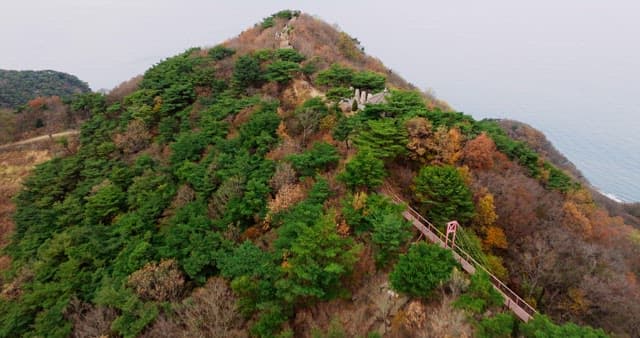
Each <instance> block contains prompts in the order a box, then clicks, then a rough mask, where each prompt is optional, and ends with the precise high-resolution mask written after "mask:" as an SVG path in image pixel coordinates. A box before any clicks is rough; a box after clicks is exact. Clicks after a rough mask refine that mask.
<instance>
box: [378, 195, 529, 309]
mask: <svg viewBox="0 0 640 338" xmlns="http://www.w3.org/2000/svg"><path fill="white" fill-rule="evenodd" d="M384 193H385V194H386V195H388V196H389V197H391V199H393V200H394V201H395V202H396V203H400V204H405V205H407V210H406V211H405V212H404V216H405V218H406V219H407V220H409V221H410V222H411V223H412V224H413V226H414V227H416V228H417V229H418V231H420V233H422V234H423V235H424V236H425V237H427V238H428V239H429V240H430V241H431V242H434V243H436V244H439V245H440V246H442V247H447V248H450V249H451V250H452V251H453V252H454V257H455V258H456V260H457V261H458V262H459V263H460V264H461V265H462V268H463V269H464V270H465V271H467V272H468V273H470V274H473V273H475V272H476V270H482V271H484V272H486V273H487V275H488V276H489V280H490V281H491V284H492V285H493V287H494V288H495V289H496V290H498V292H500V293H501V294H502V295H503V296H504V299H505V306H507V307H508V308H509V309H511V311H513V313H514V314H515V315H516V316H518V318H520V319H521V320H523V321H525V322H526V321H528V320H529V319H531V317H533V315H535V314H536V313H537V311H536V310H535V309H534V308H533V307H532V306H531V305H529V304H528V303H527V302H525V301H524V299H522V298H520V296H518V294H517V293H515V292H514V291H513V290H511V289H510V288H509V287H508V286H507V285H505V284H504V283H503V282H502V281H501V280H500V279H499V278H498V277H496V276H495V275H494V274H492V273H491V272H490V271H489V270H488V269H487V268H485V267H484V266H483V265H482V264H480V263H479V262H478V261H477V260H476V259H474V258H473V257H472V256H471V255H469V254H468V253H467V252H466V251H465V250H464V249H462V248H461V247H459V246H457V245H456V244H455V243H454V244H453V246H452V247H449V246H447V245H446V244H445V243H446V241H445V239H446V237H445V234H443V233H442V231H440V229H438V228H437V227H436V226H435V225H433V224H432V223H431V222H429V220H427V219H426V218H424V217H422V215H420V213H419V212H417V211H416V210H415V209H413V208H412V207H411V206H410V205H408V204H407V203H406V202H405V201H404V200H402V199H401V198H400V197H398V196H397V195H396V194H394V193H393V192H392V191H390V189H385V192H384Z"/></svg>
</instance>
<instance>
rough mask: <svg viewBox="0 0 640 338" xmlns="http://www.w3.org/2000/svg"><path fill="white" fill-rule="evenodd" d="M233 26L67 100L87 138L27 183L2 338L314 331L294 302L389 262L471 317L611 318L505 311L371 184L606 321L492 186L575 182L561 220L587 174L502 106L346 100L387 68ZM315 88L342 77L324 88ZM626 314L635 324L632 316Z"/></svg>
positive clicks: (278, 22) (545, 297) (531, 283)
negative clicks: (505, 127)
mask: <svg viewBox="0 0 640 338" xmlns="http://www.w3.org/2000/svg"><path fill="white" fill-rule="evenodd" d="M292 15H293V14H292ZM296 15H298V14H297V13H296ZM289 18H290V16H289V15H288V14H287V13H285V12H281V13H279V14H276V15H274V16H272V17H269V18H268V19H265V21H266V24H265V22H263V23H262V24H261V25H259V26H258V27H255V28H254V29H253V30H252V31H249V32H247V33H244V34H249V35H248V36H251V35H250V34H258V35H257V36H258V37H260V39H258V38H256V39H255V41H262V40H261V39H263V40H264V39H267V38H266V36H268V37H272V36H273V35H272V34H271V32H266V31H267V30H269V29H273V28H276V27H281V26H283V23H284V22H285V21H286V20H288V19H289ZM299 20H300V22H303V23H304V22H305V21H304V20H309V18H305V17H304V16H301V17H300V18H299ZM296 29H299V30H301V31H303V32H304V31H305V29H306V30H308V27H306V28H305V26H296ZM263 31H265V32H266V33H264V34H265V35H259V34H262V33H260V32H263ZM294 31H297V30H294ZM241 37H242V36H241ZM236 43H237V42H234V41H231V42H228V43H227V44H225V45H224V46H217V47H214V48H212V49H209V50H208V51H206V50H200V49H197V48H194V49H190V50H187V51H185V52H184V53H182V54H180V55H177V56H174V57H171V58H168V59H166V60H164V61H163V62H161V63H159V64H157V65H155V66H154V67H152V68H151V69H149V70H148V71H147V72H146V73H145V75H144V77H143V79H142V80H141V82H140V84H139V86H135V88H132V89H131V91H130V92H129V93H127V95H122V98H121V99H118V100H113V99H108V98H105V97H103V96H101V95H97V94H96V95H89V96H87V95H84V96H79V97H76V98H75V99H73V100H72V101H71V102H70V107H72V109H74V110H77V111H86V112H88V115H89V116H90V118H89V119H88V120H87V121H86V122H85V123H84V124H83V125H82V129H81V134H80V136H79V139H80V143H81V145H80V147H79V148H78V149H77V150H75V151H74V152H71V153H70V154H69V155H68V156H65V157H59V158H55V159H53V160H51V161H49V162H46V163H45V164H42V165H40V166H38V167H37V169H36V170H35V173H34V175H33V176H32V177H31V178H30V179H28V180H27V181H26V182H25V184H24V186H25V187H24V190H23V191H22V192H21V193H20V194H19V195H18V196H17V197H16V199H15V200H16V203H17V206H18V209H17V211H16V214H15V221H16V228H15V233H14V235H13V238H12V242H11V244H10V245H9V246H8V247H7V248H6V250H5V252H6V254H8V255H9V256H10V257H11V260H12V265H11V268H10V269H9V270H8V271H6V272H5V275H4V276H3V277H2V278H3V279H2V282H3V289H2V296H1V297H0V320H1V321H2V323H3V325H2V327H1V328H0V336H3V337H4V336H7V337H14V336H52V337H63V336H69V335H74V336H83V335H85V336H87V335H93V336H100V335H120V336H125V337H134V336H138V335H146V336H157V335H158V334H163V335H170V336H234V335H240V336H242V335H246V334H250V335H254V336H260V337H272V336H276V335H281V336H283V337H284V336H292V335H294V334H296V335H302V334H303V332H300V331H299V330H301V328H300V327H301V325H300V322H304V320H305V319H304V318H305V317H304V315H302V316H299V314H300V313H305V311H306V310H307V309H310V308H314V309H319V308H322V307H323V306H327V304H336V303H338V304H340V303H339V302H349V301H351V300H354V299H355V298H352V297H351V296H352V294H353V293H354V292H357V291H358V289H359V288H361V287H364V286H363V285H365V284H366V281H367V280H368V278H372V276H379V275H382V276H385V277H386V274H387V273H389V271H391V272H390V273H389V274H388V276H389V277H388V278H389V280H390V284H391V287H392V288H393V289H394V290H395V291H397V292H399V293H401V294H403V295H407V296H410V297H412V298H417V299H418V303H420V304H426V302H427V301H442V303H443V304H445V303H446V299H447V298H449V297H451V298H455V301H453V302H452V301H449V304H453V305H451V306H452V308H451V312H452V313H462V314H463V315H462V316H458V317H457V318H462V319H459V321H461V322H463V324H464V323H466V324H465V325H466V326H465V327H470V329H469V330H471V331H470V334H473V333H474V332H475V333H476V334H478V335H480V336H492V335H503V336H510V335H517V334H523V335H525V336H527V337H530V336H531V337H533V336H540V335H547V336H554V335H555V334H556V333H557V332H563V333H566V335H570V334H573V332H579V333H580V334H583V335H589V334H592V335H594V336H602V335H604V333H603V332H602V331H596V330H593V329H591V328H589V327H581V326H577V325H575V324H567V325H563V326H559V325H556V324H553V322H551V321H550V320H549V319H548V318H546V317H539V318H536V319H535V320H534V321H532V322H530V323H528V324H518V323H517V322H515V321H514V320H513V318H512V317H511V316H510V315H508V314H505V313H500V312H501V309H500V306H499V305H500V303H501V301H502V299H501V296H500V295H499V294H497V293H496V291H495V290H494V289H493V288H492V286H491V284H490V282H489V280H488V278H487V276H486V275H484V274H476V275H474V276H472V277H471V278H470V279H469V278H467V277H465V276H461V275H460V273H459V271H458V270H457V268H456V265H457V264H456V263H455V260H454V259H453V258H452V255H451V251H448V250H445V249H442V248H439V247H436V246H432V245H426V244H423V243H417V244H413V245H409V240H410V239H411V237H412V232H411V226H410V225H409V224H408V223H407V222H406V221H405V220H404V218H403V217H402V211H403V209H404V206H402V205H398V204H396V203H394V202H392V201H391V200H390V199H389V198H388V197H386V196H385V195H384V193H382V192H381V191H379V190H377V189H378V188H380V187H381V186H383V185H384V183H385V182H387V183H388V185H391V186H392V187H391V188H392V189H397V190H398V193H399V194H401V195H402V196H403V197H404V198H405V199H406V201H407V202H409V203H412V204H414V205H416V206H417V207H418V208H421V209H422V210H423V211H424V212H425V214H426V215H428V216H429V217H431V218H432V219H433V221H434V222H436V225H437V226H441V227H442V226H444V224H443V222H444V221H447V220H449V219H451V218H453V217H456V218H457V219H458V220H459V221H460V222H461V223H462V224H463V226H464V227H465V228H466V229H468V231H467V232H466V234H467V237H466V240H467V241H468V243H470V244H469V245H471V246H472V247H473V248H474V249H475V250H476V252H478V253H479V254H480V255H482V256H483V257H484V258H485V259H486V261H487V265H488V266H489V267H490V269H491V270H492V271H494V272H495V273H496V274H500V275H502V276H504V277H505V278H508V277H509V274H510V273H513V274H514V275H516V276H518V279H514V281H515V282H514V283H513V284H514V286H515V287H518V288H519V290H521V291H524V292H526V297H527V299H528V300H529V301H531V302H532V303H533V302H536V305H538V307H539V308H542V309H545V310H546V309H549V310H550V312H551V313H552V314H554V315H555V314H556V312H555V311H558V309H561V308H562V307H564V308H568V309H570V311H568V313H569V314H568V315H565V316H556V317H554V319H561V320H566V319H577V320H579V321H580V322H581V323H584V322H595V323H601V322H597V321H594V320H592V318H591V317H589V315H588V314H587V312H586V311H587V310H584V309H583V307H584V306H587V305H585V304H588V301H587V300H585V299H586V298H587V296H585V293H584V290H583V289H580V288H571V289H569V287H571V286H572V285H577V284H576V283H574V284H569V285H567V284H568V283H570V282H576V280H575V279H571V278H579V277H583V276H575V275H571V276H570V277H563V276H560V277H557V276H555V277H556V278H555V279H551V278H549V277H548V276H549V274H552V273H554V272H555V271H556V270H554V269H553V268H549V267H547V266H542V267H539V266H534V265H533V264H532V263H531V261H526V259H531V254H536V255H541V254H544V253H541V252H540V251H534V250H533V249H530V248H527V246H526V245H527V244H526V243H527V242H525V243H523V242H522V241H519V238H520V237H518V236H517V235H516V234H517V233H518V232H524V231H534V230H537V231H538V232H539V233H541V234H546V233H548V232H549V230H548V229H541V228H539V227H538V228H536V227H535V226H533V225H531V223H535V222H536V221H539V220H541V219H542V220H544V219H545V218H544V217H546V216H545V214H544V213H545V212H546V211H548V210H544V209H537V210H535V212H531V213H529V214H526V215H525V216H526V217H529V218H531V219H532V220H528V219H526V218H525V217H522V218H521V222H522V223H518V222H511V221H513V220H514V219H518V218H519V217H520V216H522V215H519V214H517V212H519V211H518V208H523V206H521V205H519V204H518V205H516V206H513V205H510V204H509V203H512V201H513V200H514V197H512V196H511V195H510V193H509V191H506V190H505V193H504V194H503V195H498V194H497V193H496V198H495V200H494V195H493V194H492V193H494V192H498V191H499V189H500V188H502V186H501V184H503V182H504V181H502V180H503V177H502V176H504V175H506V177H507V178H513V180H515V183H516V184H512V185H508V184H506V183H504V185H507V186H510V187H511V186H515V187H523V188H522V189H524V191H522V192H519V193H520V194H522V196H525V195H524V194H526V193H529V192H537V193H538V194H539V196H542V197H544V198H551V197H553V198H555V200H554V201H553V202H554V203H557V204H559V205H560V208H561V207H563V203H562V202H563V201H565V199H566V202H565V206H567V208H568V209H567V210H568V211H567V212H566V214H562V217H558V218H555V219H553V220H554V221H555V220H561V221H567V220H568V217H569V216H568V215H571V216H574V217H575V218H578V216H580V215H582V214H581V212H582V211H581V209H579V208H581V207H582V205H578V204H576V203H577V202H576V203H574V205H573V207H572V208H574V209H575V210H574V209H570V208H571V206H570V205H568V203H571V202H572V201H575V200H572V199H571V198H572V197H571V196H577V195H578V194H580V193H581V190H580V186H579V185H578V184H576V183H574V182H573V181H572V180H571V179H570V178H569V177H568V176H567V175H566V174H564V173H563V172H562V171H560V170H559V169H556V167H554V166H552V165H551V164H549V163H547V162H545V161H544V160H542V159H541V158H540V157H539V156H538V155H537V154H536V153H535V152H533V151H532V150H531V149H530V148H529V147H527V146H526V145H525V144H523V143H521V142H516V141H514V140H512V139H510V138H508V137H506V136H505V135H504V133H503V132H502V133H501V131H500V130H498V129H496V128H495V125H494V124H493V123H492V122H491V121H483V122H477V121H474V120H473V119H472V118H470V117H469V116H465V115H463V114H460V113H455V112H449V111H444V110H441V109H439V108H438V107H435V106H434V105H431V104H428V103H429V102H431V101H430V100H429V99H425V97H424V96H422V95H421V94H420V93H418V92H416V91H413V90H408V88H407V87H399V88H395V89H393V90H392V91H391V92H390V94H389V95H388V96H387V98H386V102H384V103H381V104H376V105H367V106H366V108H364V109H363V110H361V111H358V112H343V111H342V110H341V109H340V108H339V106H338V105H337V104H336V100H335V97H340V96H344V95H345V94H344V92H345V88H348V87H349V86H355V85H358V86H361V87H362V88H366V89H369V90H380V89H382V88H384V87H385V86H386V85H388V84H389V83H388V80H387V79H386V78H385V77H384V76H382V75H380V74H381V73H380V72H378V71H370V70H366V69H365V70H363V69H360V70H356V69H355V68H351V67H348V66H346V65H345V64H346V63H344V64H342V65H340V64H337V63H335V62H333V61H335V60H330V61H332V62H328V61H329V60H324V61H322V60H320V61H318V62H317V63H315V64H316V66H317V67H318V68H317V69H315V70H314V69H313V68H314V67H315V66H314V67H307V66H308V65H309V64H310V61H311V60H312V59H314V55H310V54H303V53H302V52H300V51H298V50H296V49H273V48H262V47H265V46H262V45H259V42H255V43H256V44H258V45H259V46H258V47H260V48H258V47H255V46H253V47H255V48H248V47H247V46H246V45H247V44H249V42H247V40H246V36H245V45H244V47H243V48H244V50H242V49H234V48H233V46H234V45H235V44H236ZM300 50H304V48H301V49H300ZM345 57H346V58H347V59H348V60H352V61H350V62H353V60H354V59H353V56H349V55H348V56H345ZM316 61H317V60H316ZM314 62H315V61H314ZM305 69H306V70H307V71H304V70H305ZM301 84H304V85H301ZM311 86H315V87H317V88H321V89H323V90H326V91H327V92H332V93H337V94H336V96H335V97H333V98H331V97H327V98H323V97H321V96H314V95H312V94H311V93H312V91H311V90H309V89H308V87H311ZM331 90H333V91H331ZM340 93H341V94H340ZM347 113H348V114H347ZM505 155H506V156H508V158H507V157H506V156H505ZM509 158H510V159H512V160H513V161H511V160H509ZM522 168H526V169H522ZM503 174H504V175H503ZM495 176H499V177H500V178H496V177H495ZM514 177H515V178H514ZM509 183H511V182H509ZM525 185H526V188H528V189H526V188H524V187H525ZM503 189H504V188H503ZM549 196H551V197H549ZM516 201H519V200H518V199H517V198H516ZM534 202H535V201H531V203H530V204H531V205H532V206H533V207H535V203H534ZM513 203H515V202H513ZM525 207H527V206H525ZM527 210H528V209H527ZM585 212H586V211H585ZM583 218H586V217H583ZM527 222H529V223H527ZM567 223H568V225H567V227H566V228H567V229H571V227H573V226H574V224H576V222H573V221H571V222H569V221H567ZM521 224H524V225H523V226H524V227H525V228H524V229H523V228H521V227H520V226H521ZM554 225H555V224H554ZM585 226H586V225H585ZM561 227H562V225H556V227H555V228H554V230H553V231H559V230H558V229H560V228H561ZM569 231H574V230H566V231H564V232H563V233H568V232H569ZM575 231H576V233H578V230H575ZM580 231H582V230H580ZM594 231H595V230H594ZM529 235H530V234H528V233H524V234H523V235H522V236H521V238H522V239H523V240H524V239H528V237H526V236H529ZM576 237H577V238H580V237H579V236H578V235H576ZM534 240H538V241H543V240H544V239H538V238H534ZM595 240H596V239H595V238H594V242H595ZM581 241H582V239H580V240H576V241H574V242H575V243H584V241H582V242H581ZM544 243H549V242H548V241H547V242H544ZM536 245H542V244H539V243H538V244H536ZM574 245H575V244H574ZM591 249H592V250H594V252H596V251H597V250H600V248H599V247H596V245H595V244H594V245H593V246H592V247H591ZM521 250H522V251H524V252H527V255H523V254H521V253H520V251H521ZM514 251H515V253H513V252H514ZM573 257H574V258H575V259H572V258H569V259H572V260H571V261H570V262H571V263H572V264H573V266H574V267H575V266H578V263H577V259H578V258H579V257H580V256H576V255H575V254H574V256H573ZM538 258H540V256H536V257H535V258H534V259H538ZM542 258H545V257H542ZM519 259H522V260H525V261H524V262H520V261H519ZM593 259H594V260H595V259H597V258H593ZM542 261H545V260H544V259H542ZM555 261H556V260H551V259H550V260H549V261H545V262H555ZM597 262H598V264H599V265H598V266H599V268H598V269H597V270H594V271H589V272H586V271H585V275H586V276H587V277H588V278H587V277H585V279H582V280H578V281H580V282H582V283H587V282H590V283H592V284H591V285H599V284H597V281H599V279H598V278H604V277H603V276H608V274H604V272H612V273H615V274H620V273H621V272H620V271H621V270H614V269H613V268H611V267H609V266H607V265H606V262H604V261H602V260H599V261H597ZM619 262H620V266H624V267H626V266H627V265H625V264H627V263H626V262H623V261H619ZM518 263H520V264H518ZM583 265H586V264H583ZM632 268H636V267H633V266H632ZM620 269H622V268H620ZM624 272H629V273H631V275H633V273H637V272H636V271H635V270H630V271H624ZM600 273H603V275H601V274H600ZM626 276H629V275H626ZM563 278H564V279H563ZM565 286H567V287H565ZM377 287H378V286H377V285H376V286H374V288H377ZM567 290H568V291H567ZM550 293H551V295H550ZM556 299H561V300H562V303H560V302H558V303H553V302H554V301H556ZM374 302H375V300H374ZM581 306H582V307H581ZM630 306H633V305H630ZM385 311H386V310H385ZM403 311H404V310H403ZM407 311H408V310H407ZM456 311H458V312H456ZM565 313H567V312H565ZM631 313H632V314H633V313H634V312H633V310H632V311H631ZM605 314H607V315H609V317H607V318H609V319H610V320H613V319H615V320H617V321H620V320H621V319H620V318H622V319H624V318H625V317H623V316H622V315H618V314H610V313H609V312H606V313H605ZM425 315H426V313H425ZM567 316H571V317H569V318H567ZM616 316H617V317H616ZM205 318H206V319H205ZM402 318H403V317H402V316H401V315H400V311H398V314H397V316H396V319H397V321H399V322H400V323H401V324H398V325H399V326H400V327H402V326H403V325H405V326H406V327H410V325H409V324H406V323H404V324H403V322H402V321H403V320H405V319H402ZM585 318H586V319H588V320H585ZM612 318H613V319H612ZM396 319H394V320H396ZM407 320H408V319H407ZM451 321H452V323H458V322H456V320H453V319H452V320H451ZM384 322H385V318H383V319H382V323H384ZM405 322H406V320H405ZM469 323H470V324H469ZM358 324H359V323H358V322H355V324H354V325H356V326H358ZM407 325H409V326H407ZM421 325H422V324H421ZM461 325H462V324H461ZM469 325H471V326H469ZM632 325H633V324H628V326H626V327H624V328H623V329H624V330H627V331H629V332H635V331H632V330H633V329H634V327H633V326H632ZM406 327H405V328H406ZM607 328H608V329H613V327H611V326H609V327H607ZM391 329H394V328H391ZM395 329H397V330H400V328H398V327H396V328H395ZM332 330H333V329H332ZM357 330H360V331H357V332H358V334H366V333H368V332H367V331H365V332H362V331H361V330H368V328H359V327H358V328H357ZM330 331H331V330H330ZM334 331H336V332H337V331H339V330H338V329H335V330H334ZM414 332H421V331H419V330H414ZM594 332H595V333H594ZM307 333H308V332H307ZM351 334H352V335H355V334H354V333H353V332H351Z"/></svg>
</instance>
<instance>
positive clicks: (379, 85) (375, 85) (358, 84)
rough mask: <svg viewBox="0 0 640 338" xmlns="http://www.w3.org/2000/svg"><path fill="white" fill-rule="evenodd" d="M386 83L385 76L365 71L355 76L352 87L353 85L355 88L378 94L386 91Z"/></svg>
mask: <svg viewBox="0 0 640 338" xmlns="http://www.w3.org/2000/svg"><path fill="white" fill-rule="evenodd" d="M385 82H386V79H385V77H384V76H382V75H380V74H378V73H374V72H370V71H364V72H357V73H355V74H354V75H353V79H352V80H351V85H353V87H354V88H359V89H363V90H366V91H376V92H377V91H381V90H383V89H384V84H385Z"/></svg>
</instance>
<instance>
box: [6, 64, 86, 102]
mask: <svg viewBox="0 0 640 338" xmlns="http://www.w3.org/2000/svg"><path fill="white" fill-rule="evenodd" d="M89 91H90V89H89V86H88V85H87V84H86V83H85V82H82V81H80V80H79V79H78V78H77V77H75V76H73V75H70V74H66V73H62V72H56V71H53V70H41V71H33V70H25V71H17V70H4V69H0V108H18V107H19V106H21V105H24V104H26V103H27V102H29V101H30V100H32V99H34V98H36V97H38V96H60V97H68V96H71V95H73V94H79V93H86V92H89Z"/></svg>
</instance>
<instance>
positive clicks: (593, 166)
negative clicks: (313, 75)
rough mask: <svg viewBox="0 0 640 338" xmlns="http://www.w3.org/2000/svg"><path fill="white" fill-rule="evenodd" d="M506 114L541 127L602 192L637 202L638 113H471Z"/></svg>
mask: <svg viewBox="0 0 640 338" xmlns="http://www.w3.org/2000/svg"><path fill="white" fill-rule="evenodd" d="M471 115H473V116H474V117H475V118H478V119H480V118H486V117H496V118H509V119H514V120H518V121H521V122H525V123H527V124H529V125H531V126H533V127H534V128H536V129H538V130H540V131H542V132H543V133H544V134H545V135H546V136H547V139H548V140H549V141H551V143H553V145H554V146H555V147H556V149H558V150H559V151H560V152H561V153H562V154H564V155H565V156H566V157H567V158H568V159H569V160H570V161H571V162H573V163H574V164H575V165H576V167H577V168H578V170H580V171H581V172H582V173H583V174H584V176H585V177H586V178H587V179H588V180H589V182H591V184H592V185H593V186H594V187H595V188H596V189H598V190H599V191H600V192H602V193H603V194H605V195H607V196H609V197H610V198H612V199H614V200H618V201H622V202H640V115H639V114H636V113H633V112H631V111H626V112H625V111H621V110H616V111H612V112H604V113H599V114H585V113H584V111H583V112H580V113H571V112H556V113H551V114H542V113H537V114H533V113H527V112H524V111H518V110H516V111H515V112H512V113H508V114H506V113H505V114H473V113H472V114H471Z"/></svg>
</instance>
